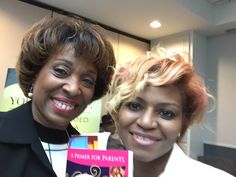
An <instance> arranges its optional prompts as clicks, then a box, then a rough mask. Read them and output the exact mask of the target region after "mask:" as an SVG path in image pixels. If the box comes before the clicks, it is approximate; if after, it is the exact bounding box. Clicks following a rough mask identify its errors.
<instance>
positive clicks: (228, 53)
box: [207, 33, 236, 148]
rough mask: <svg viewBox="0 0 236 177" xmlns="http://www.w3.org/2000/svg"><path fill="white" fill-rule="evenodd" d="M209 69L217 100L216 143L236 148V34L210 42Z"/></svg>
mask: <svg viewBox="0 0 236 177" xmlns="http://www.w3.org/2000/svg"><path fill="white" fill-rule="evenodd" d="M207 68H208V69H207V75H208V80H209V81H210V82H209V83H210V87H211V88H214V92H215V95H216V98H217V110H216V111H215V115H216V117H217V122H216V128H217V136H216V143H217V144H219V145H226V146H229V147H235V148H236V138H235V135H236V128H235V125H236V114H235V110H236V106H235V105H236V104H235V100H236V93H235V88H236V81H235V80H234V79H235V77H236V33H232V34H225V35H221V36H217V37H213V38H209V39H208V65H207Z"/></svg>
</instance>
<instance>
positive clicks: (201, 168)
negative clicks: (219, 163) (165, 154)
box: [163, 144, 233, 177]
mask: <svg viewBox="0 0 236 177" xmlns="http://www.w3.org/2000/svg"><path fill="white" fill-rule="evenodd" d="M165 173H166V174H168V175H166V176H170V175H169V174H174V173H175V174H178V175H177V176H182V177H189V176H191V177H199V176H205V175H209V176H214V177H233V176H232V175H230V174H228V173H226V172H225V171H223V170H220V169H217V168H215V167H213V166H210V165H207V164H204V163H202V162H199V161H197V160H194V159H192V158H190V157H188V156H187V155H185V153H184V152H183V151H182V150H181V149H180V147H179V146H178V145H176V144H175V145H174V147H173V150H172V153H171V156H170V159H169V161H168V163H167V166H166V169H165ZM164 176H165V175H163V177H164Z"/></svg>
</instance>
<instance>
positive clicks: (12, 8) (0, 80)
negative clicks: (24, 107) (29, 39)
mask: <svg viewBox="0 0 236 177" xmlns="http://www.w3.org/2000/svg"><path fill="white" fill-rule="evenodd" d="M48 14H50V12H49V11H47V10H43V9H41V8H37V7H34V6H32V5H29V4H26V3H23V2H19V1H11V0H10V1H9V0H1V1H0V93H2V92H3V88H4V84H5V79H6V74H7V69H8V68H15V64H16V61H17V57H18V54H19V52H20V44H21V40H22V37H23V35H24V33H25V31H26V30H27V29H28V28H29V27H30V26H31V25H32V24H33V23H34V22H36V21H38V20H39V19H41V18H42V17H44V16H45V15H48ZM1 96H2V94H0V98H1Z"/></svg>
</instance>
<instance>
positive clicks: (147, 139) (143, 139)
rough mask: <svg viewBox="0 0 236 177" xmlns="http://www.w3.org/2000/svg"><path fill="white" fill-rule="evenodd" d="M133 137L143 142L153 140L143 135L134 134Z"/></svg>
mask: <svg viewBox="0 0 236 177" xmlns="http://www.w3.org/2000/svg"><path fill="white" fill-rule="evenodd" d="M135 137H136V139H137V140H138V141H140V142H145V143H150V142H153V140H151V139H150V138H147V137H144V136H139V135H135Z"/></svg>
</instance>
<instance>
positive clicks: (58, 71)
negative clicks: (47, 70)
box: [53, 65, 70, 78]
mask: <svg viewBox="0 0 236 177" xmlns="http://www.w3.org/2000/svg"><path fill="white" fill-rule="evenodd" d="M53 74H54V75H55V76H56V77H59V78H65V77H68V76H69V75H70V69H69V68H68V67H66V66H64V65H58V66H55V67H54V68H53Z"/></svg>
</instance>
